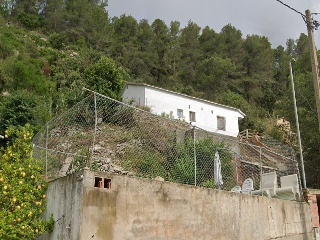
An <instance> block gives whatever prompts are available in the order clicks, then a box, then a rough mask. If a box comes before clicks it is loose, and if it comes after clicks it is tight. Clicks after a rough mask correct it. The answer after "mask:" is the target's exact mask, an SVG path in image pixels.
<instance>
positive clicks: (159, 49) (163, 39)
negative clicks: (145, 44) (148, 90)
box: [151, 19, 170, 86]
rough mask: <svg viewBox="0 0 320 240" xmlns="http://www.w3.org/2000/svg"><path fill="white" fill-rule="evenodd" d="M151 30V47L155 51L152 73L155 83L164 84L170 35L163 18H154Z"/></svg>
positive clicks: (166, 74) (166, 76) (166, 75)
mask: <svg viewBox="0 0 320 240" xmlns="http://www.w3.org/2000/svg"><path fill="white" fill-rule="evenodd" d="M151 28H152V31H153V40H152V49H153V51H154V52H155V53H156V61H155V65H154V67H153V69H152V74H153V75H154V78H155V83H154V84H155V85H158V86H164V85H165V84H166V81H167V78H168V68H169V63H168V60H167V58H168V52H169V49H170V36H169V30H168V27H167V25H166V24H165V22H164V21H163V20H160V19H156V20H154V22H153V23H152V24H151Z"/></svg>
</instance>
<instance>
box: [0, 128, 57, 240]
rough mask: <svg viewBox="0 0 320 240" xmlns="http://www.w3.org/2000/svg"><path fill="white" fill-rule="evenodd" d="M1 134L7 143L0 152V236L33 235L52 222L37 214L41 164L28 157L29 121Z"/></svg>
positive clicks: (41, 199)
mask: <svg viewBox="0 0 320 240" xmlns="http://www.w3.org/2000/svg"><path fill="white" fill-rule="evenodd" d="M5 138H6V139H9V141H8V145H7V146H6V147H5V149H4V151H3V152H2V153H1V152H0V155H1V166H0V191H1V194H0V238H1V239H17V240H18V239H19V240H20V239H25V240H30V239H35V238H36V237H37V236H39V235H41V234H42V233H44V232H45V231H47V230H49V228H51V229H52V227H53V224H54V221H53V219H51V221H50V223H49V222H46V221H44V220H43V219H42V218H41V213H42V211H44V210H45V208H46V202H47V200H46V195H45V192H46V189H47V183H46V181H45V179H44V178H43V176H42V173H43V166H42V165H41V163H39V162H37V161H35V160H34V159H33V158H32V148H33V146H32V143H31V139H32V132H31V129H30V126H29V125H26V126H25V127H18V128H15V127H9V128H8V129H7V130H6V132H5Z"/></svg>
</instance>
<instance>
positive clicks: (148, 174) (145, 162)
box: [123, 149, 167, 178]
mask: <svg viewBox="0 0 320 240" xmlns="http://www.w3.org/2000/svg"><path fill="white" fill-rule="evenodd" d="M123 161H124V167H125V169H130V170H132V169H133V170H134V171H135V172H136V175H137V176H139V177H145V178H155V177H157V176H161V177H163V178H166V176H167V171H166V169H165V167H164V165H163V163H164V158H163V157H162V156H161V155H160V154H159V153H157V152H155V151H145V150H142V149H141V151H139V152H138V153H137V152H130V151H126V155H125V156H124V158H123Z"/></svg>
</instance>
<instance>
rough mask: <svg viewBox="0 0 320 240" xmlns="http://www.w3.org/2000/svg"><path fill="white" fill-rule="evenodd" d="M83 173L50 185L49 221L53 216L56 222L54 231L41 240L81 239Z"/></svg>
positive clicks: (48, 191) (60, 179)
mask: <svg viewBox="0 0 320 240" xmlns="http://www.w3.org/2000/svg"><path fill="white" fill-rule="evenodd" d="M82 176H83V175H82V173H79V174H74V175H69V176H66V177H63V178H59V179H57V180H55V181H52V182H50V183H49V186H48V190H47V199H48V205H47V211H46V212H45V214H44V217H45V218H46V219H49V217H50V215H51V214H53V218H54V220H55V221H56V223H55V226H54V231H53V233H51V234H47V233H46V234H44V235H42V236H41V237H40V238H39V239H41V240H49V239H52V240H67V239H70V240H71V239H74V240H76V239H77V240H78V239H80V225H81V217H82V216H81V214H82V198H83V197H82V195H83V183H84V182H83V177H82Z"/></svg>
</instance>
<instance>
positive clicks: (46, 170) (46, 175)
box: [45, 123, 49, 178]
mask: <svg viewBox="0 0 320 240" xmlns="http://www.w3.org/2000/svg"><path fill="white" fill-rule="evenodd" d="M48 132H49V131H48V123H46V166H45V178H47V177H48V134H49V133H48Z"/></svg>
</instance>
